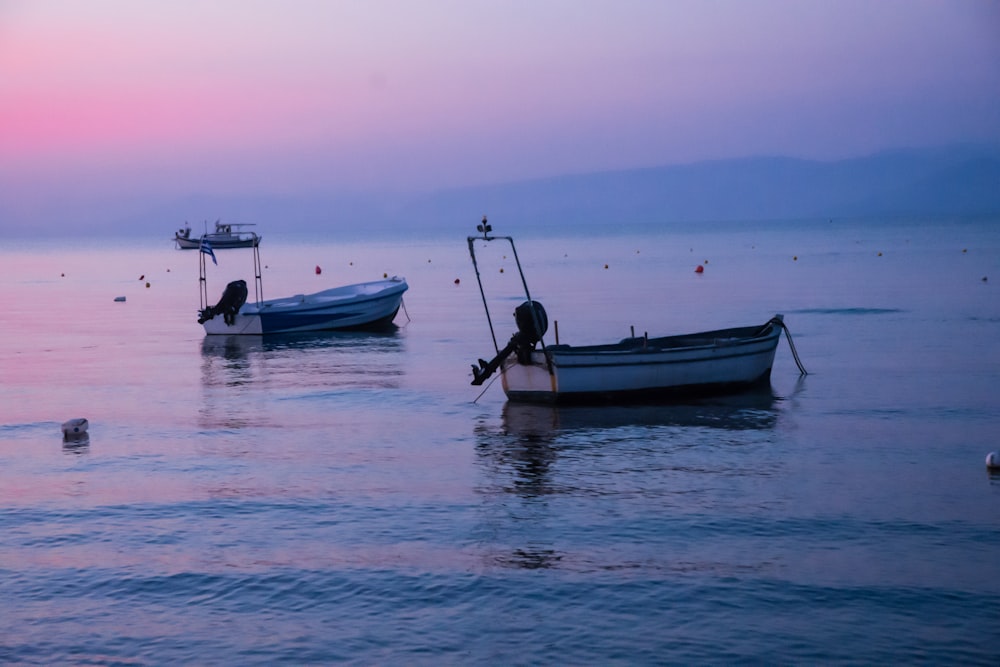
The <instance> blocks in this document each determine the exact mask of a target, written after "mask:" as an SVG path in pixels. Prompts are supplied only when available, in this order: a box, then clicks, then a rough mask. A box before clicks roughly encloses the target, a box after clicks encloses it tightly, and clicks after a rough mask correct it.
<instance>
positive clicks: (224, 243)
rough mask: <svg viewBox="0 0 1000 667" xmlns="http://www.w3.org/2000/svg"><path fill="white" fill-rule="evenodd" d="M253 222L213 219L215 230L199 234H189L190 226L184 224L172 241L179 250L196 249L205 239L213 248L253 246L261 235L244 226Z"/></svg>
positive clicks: (248, 225)
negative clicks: (228, 221) (226, 221)
mask: <svg viewBox="0 0 1000 667" xmlns="http://www.w3.org/2000/svg"><path fill="white" fill-rule="evenodd" d="M253 226H254V225H253V223H224V222H222V221H221V220H216V221H215V231H214V232H206V233H205V234H202V235H201V236H195V237H192V236H191V227H190V226H189V225H185V226H184V227H183V228H181V229H179V230H178V231H177V232H176V233H175V234H174V243H176V244H177V247H178V248H180V249H181V250H198V249H199V248H201V245H202V243H203V242H205V241H207V242H208V243H209V245H210V246H211V247H212V248H213V249H214V250H227V249H231V248H253V247H254V246H256V245H257V244H258V243H260V239H261V237H260V236H258V235H257V234H255V233H254V232H253V231H248V230H246V229H244V227H253Z"/></svg>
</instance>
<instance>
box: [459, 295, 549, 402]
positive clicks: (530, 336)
mask: <svg viewBox="0 0 1000 667" xmlns="http://www.w3.org/2000/svg"><path fill="white" fill-rule="evenodd" d="M514 322H515V323H516V324H517V332H516V333H515V334H514V335H513V336H511V337H510V342H509V343H507V346H506V347H504V348H503V349H502V350H500V351H499V352H497V356H495V357H493V359H492V360H490V361H486V360H485V359H480V360H479V365H478V366H477V365H475V364H473V365H472V377H473V380H472V384H474V385H480V384H482V383H483V382H485V381H486V379H487V378H488V377H489V376H491V375H493V373H494V372H496V370H497V369H498V368H500V364H502V363H503V360H504V359H506V358H507V357H508V356H510V354H511V353H512V352H516V353H517V360H518V362H520V363H522V364H528V363H530V362H531V351H532V350H534V349H535V345H537V344H538V341H540V340H541V339H542V336H544V335H545V332H546V331H548V329H549V318H548V316H547V315H546V314H545V308H543V307H542V304H540V303H539V302H537V301H525V302H524V303H522V304H521V305H520V306H518V307H517V308H515V309H514Z"/></svg>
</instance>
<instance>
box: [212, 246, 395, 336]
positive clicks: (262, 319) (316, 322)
mask: <svg viewBox="0 0 1000 667" xmlns="http://www.w3.org/2000/svg"><path fill="white" fill-rule="evenodd" d="M256 240H257V241H259V238H257V239H256ZM251 247H252V249H253V260H254V292H255V299H254V301H253V302H252V303H247V297H248V295H249V289H248V288H247V284H246V281H244V280H235V281H232V282H230V283H229V284H228V285H226V288H225V290H224V291H223V293H222V298H220V299H219V301H218V302H217V303H216V304H215V305H209V302H208V287H207V280H206V262H205V258H206V256H211V257H212V258H213V260H214V258H215V255H214V253H212V250H211V248H209V247H206V246H204V245H203V246H202V247H201V250H202V252H201V253H200V261H199V265H200V281H201V307H200V309H199V310H198V323H199V324H201V325H202V326H204V328H205V333H206V334H210V335H215V334H221V335H228V336H232V335H262V334H279V333H280V334H285V333H299V332H308V331H340V330H352V329H368V330H375V329H384V328H387V327H388V326H389V325H391V324H392V321H393V320H394V319H395V317H396V313H397V312H398V311H399V308H400V306H401V305H402V303H403V292H405V291H406V290H407V289H408V285H407V284H406V280H404V279H403V278H400V277H398V276H393V277H392V278H386V279H384V280H374V281H371V282H366V283H358V284H355V285H345V286H342V287H333V288H330V289H326V290H323V291H321V292H316V293H314V294H296V295H295V296H290V297H285V298H279V299H271V300H268V301H265V300H264V298H263V292H264V289H263V283H262V280H261V271H260V267H261V263H260V246H259V244H258V243H254V244H253V245H252V246H251Z"/></svg>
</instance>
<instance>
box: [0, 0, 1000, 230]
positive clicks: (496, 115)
mask: <svg viewBox="0 0 1000 667" xmlns="http://www.w3.org/2000/svg"><path fill="white" fill-rule="evenodd" d="M984 140H985V141H992V142H997V141H1000V2H996V1H987V0H969V1H965V0H953V1H948V2H942V1H938V0H933V1H928V0H878V1H877V2H873V1H872V0H837V1H836V2H833V1H830V2H826V1H819V0H816V1H810V0H789V1H777V0H757V1H755V2H742V1H735V0H734V1H732V2H711V1H703V0H697V1H695V0H692V1H676V0H672V1H670V2H666V1H663V2H659V1H655V0H652V1H651V0H641V1H635V0H615V1H614V2H610V1H602V2H596V1H590V0H566V1H561V0H560V1H549V2H546V1H544V0H543V1H538V0H531V1H520V0H504V1H500V0H497V1H495V2H480V1H477V0H454V1H443V0H426V1H421V2H413V1H410V0H365V1H363V2H362V1H358V2H353V1H348V0H313V1H308V0H290V1H289V2H276V1H275V2H264V1H263V0H219V1H213V2H195V1H193V0H192V1H186V0H178V1H174V2H162V3H146V2H133V1H132V0H87V1H86V2H78V1H76V0H64V1H60V0H24V1H23V2H22V1H18V0H0V198H2V200H3V201H2V202H0V210H4V207H5V210H7V211H13V212H14V214H15V215H18V214H20V215H30V214H31V212H32V211H35V210H37V209H38V207H44V206H49V207H51V206H55V205H58V202H64V203H65V204H66V205H67V206H70V205H81V204H85V203H86V202H88V201H91V200H93V201H97V200H102V201H109V200H118V201H120V202H129V201H137V200H141V199H142V198H144V197H150V196H162V195H172V194H177V195H184V194H188V193H193V192H206V193H239V192H258V193H270V194H282V193H297V192H325V193H330V192H345V191H346V192H349V191H354V190H366V191H367V190H384V189H389V190H396V191H411V190H423V189H437V188H444V187H450V186H456V185H466V184H482V183H490V182H496V181H509V180H518V179H524V178H531V177H537V176H548V175H555V174H560V173H565V172H588V171H599V170H607V169H615V168H627V167H635V166H652V165H662V164H675V163H683V162H690V161H697V160H702V159H714V158H725V157H741V156H748V155H760V154H772V155H773V154H782V155H790V156H796V157H807V158H820V159H829V158H839V157H851V156H857V155H863V154H867V153H870V152H874V151H878V150H881V149H884V148H891V147H901V146H928V145H939V144H946V143H951V142H968V141H984ZM53 202H56V203H55V204H53ZM2 224H3V222H2V220H0V226H2Z"/></svg>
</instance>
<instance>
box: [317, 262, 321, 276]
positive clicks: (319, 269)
mask: <svg viewBox="0 0 1000 667" xmlns="http://www.w3.org/2000/svg"><path fill="white" fill-rule="evenodd" d="M321 273H323V269H321V268H319V264H317V265H316V275H317V276H318V275H319V274H321Z"/></svg>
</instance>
